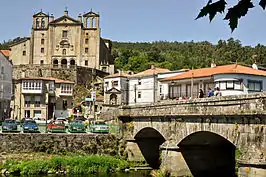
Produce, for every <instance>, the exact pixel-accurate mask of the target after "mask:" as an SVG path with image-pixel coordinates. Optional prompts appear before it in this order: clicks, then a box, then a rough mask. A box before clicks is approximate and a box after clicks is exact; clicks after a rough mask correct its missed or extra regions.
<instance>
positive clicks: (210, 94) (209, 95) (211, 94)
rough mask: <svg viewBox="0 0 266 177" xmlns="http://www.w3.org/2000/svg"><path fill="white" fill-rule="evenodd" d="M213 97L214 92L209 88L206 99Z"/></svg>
mask: <svg viewBox="0 0 266 177" xmlns="http://www.w3.org/2000/svg"><path fill="white" fill-rule="evenodd" d="M212 96H214V92H213V90H212V89H211V88H208V97H212Z"/></svg>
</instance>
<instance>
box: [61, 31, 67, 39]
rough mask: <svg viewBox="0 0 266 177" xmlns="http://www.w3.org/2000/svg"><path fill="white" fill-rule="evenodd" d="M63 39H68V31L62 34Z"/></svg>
mask: <svg viewBox="0 0 266 177" xmlns="http://www.w3.org/2000/svg"><path fill="white" fill-rule="evenodd" d="M62 37H63V38H67V31H65V30H64V31H63V32H62Z"/></svg>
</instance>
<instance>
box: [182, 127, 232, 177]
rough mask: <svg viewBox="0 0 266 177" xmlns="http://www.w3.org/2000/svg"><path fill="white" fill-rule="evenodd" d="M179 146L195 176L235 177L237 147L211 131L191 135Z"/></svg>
mask: <svg viewBox="0 0 266 177" xmlns="http://www.w3.org/2000/svg"><path fill="white" fill-rule="evenodd" d="M177 146H178V147H179V152H181V154H182V156H183V158H184V160H185V162H186V164H187V166H188V167H189V169H190V171H191V173H192V174H193V176H216V177H224V176H228V177H235V164H236V162H235V150H236V146H235V145H234V144H233V143H232V142H230V141H229V140H228V139H227V138H225V137H223V136H221V135H218V134H216V133H213V132H210V131H198V132H194V133H191V134H189V135H188V136H186V137H185V138H184V139H182V140H181V141H180V142H178V144H177Z"/></svg>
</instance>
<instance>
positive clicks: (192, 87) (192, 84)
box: [190, 67, 194, 98]
mask: <svg viewBox="0 0 266 177" xmlns="http://www.w3.org/2000/svg"><path fill="white" fill-rule="evenodd" d="M193 77H194V73H193V67H192V74H191V88H190V89H191V91H190V92H191V93H190V94H191V98H193V90H194V78H193Z"/></svg>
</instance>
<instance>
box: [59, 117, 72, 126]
mask: <svg viewBox="0 0 266 177" xmlns="http://www.w3.org/2000/svg"><path fill="white" fill-rule="evenodd" d="M56 120H62V121H63V122H64V124H65V126H68V124H69V123H68V120H67V119H66V118H65V117H57V118H56Z"/></svg>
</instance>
